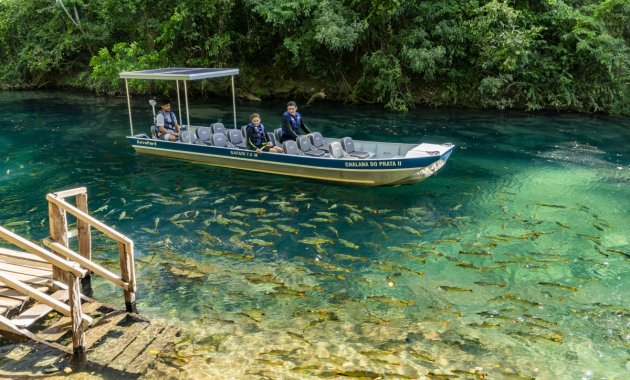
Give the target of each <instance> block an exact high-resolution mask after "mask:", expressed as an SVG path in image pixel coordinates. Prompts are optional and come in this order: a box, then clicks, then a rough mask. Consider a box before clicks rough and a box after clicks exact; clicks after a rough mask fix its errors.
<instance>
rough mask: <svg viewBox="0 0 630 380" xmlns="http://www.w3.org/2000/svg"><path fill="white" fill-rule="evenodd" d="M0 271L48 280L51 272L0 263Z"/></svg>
mask: <svg viewBox="0 0 630 380" xmlns="http://www.w3.org/2000/svg"><path fill="white" fill-rule="evenodd" d="M0 271H3V272H12V273H19V274H25V275H29V276H33V277H40V278H50V275H51V272H50V271H49V270H46V269H42V268H34V267H29V266H24V265H16V264H11V263H7V262H4V261H0Z"/></svg>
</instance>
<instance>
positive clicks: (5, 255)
mask: <svg viewBox="0 0 630 380" xmlns="http://www.w3.org/2000/svg"><path fill="white" fill-rule="evenodd" d="M0 261H3V262H6V263H10V264H16V265H24V266H29V267H34V268H40V269H47V270H49V271H50V272H51V273H52V265H51V264H50V263H49V262H47V261H46V260H42V259H40V258H39V257H37V256H35V255H33V254H31V253H27V252H20V251H14V250H11V249H6V248H0Z"/></svg>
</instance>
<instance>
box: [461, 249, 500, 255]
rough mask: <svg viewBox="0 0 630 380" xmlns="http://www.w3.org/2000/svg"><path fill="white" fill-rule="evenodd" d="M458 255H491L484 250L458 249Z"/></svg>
mask: <svg viewBox="0 0 630 380" xmlns="http://www.w3.org/2000/svg"><path fill="white" fill-rule="evenodd" d="M459 254H460V255H473V256H492V253H490V252H489V251H485V250H480V251H459Z"/></svg>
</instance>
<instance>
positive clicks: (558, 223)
mask: <svg viewBox="0 0 630 380" xmlns="http://www.w3.org/2000/svg"><path fill="white" fill-rule="evenodd" d="M556 224H557V225H559V226H560V227H562V228H567V229H568V228H571V226H569V225H568V224H564V223H560V222H557V221H556Z"/></svg>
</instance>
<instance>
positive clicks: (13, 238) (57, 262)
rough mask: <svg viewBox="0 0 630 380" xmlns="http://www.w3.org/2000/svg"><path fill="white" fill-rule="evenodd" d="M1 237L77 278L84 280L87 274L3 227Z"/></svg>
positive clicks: (0, 228)
mask: <svg viewBox="0 0 630 380" xmlns="http://www.w3.org/2000/svg"><path fill="white" fill-rule="evenodd" d="M0 237H2V238H3V239H5V240H6V241H8V242H9V243H11V244H13V245H15V246H17V247H20V248H22V249H23V250H25V251H27V252H29V253H32V254H34V255H36V256H39V257H41V258H42V259H44V260H46V261H48V262H49V263H51V264H52V265H54V266H56V267H58V268H60V269H62V270H65V271H67V272H70V273H72V274H73V275H75V276H78V277H80V278H83V277H85V275H86V274H87V270H85V269H81V267H79V266H78V265H77V264H75V263H72V262H69V261H66V260H62V259H61V258H59V256H57V255H55V254H53V253H51V252H48V251H47V250H45V249H44V248H42V247H40V246H38V245H35V244H34V243H32V242H31V241H29V240H26V239H24V238H23V237H21V236H19V235H17V234H15V233H13V232H11V231H9V230H7V229H6V228H4V227H2V226H0Z"/></svg>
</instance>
